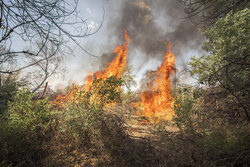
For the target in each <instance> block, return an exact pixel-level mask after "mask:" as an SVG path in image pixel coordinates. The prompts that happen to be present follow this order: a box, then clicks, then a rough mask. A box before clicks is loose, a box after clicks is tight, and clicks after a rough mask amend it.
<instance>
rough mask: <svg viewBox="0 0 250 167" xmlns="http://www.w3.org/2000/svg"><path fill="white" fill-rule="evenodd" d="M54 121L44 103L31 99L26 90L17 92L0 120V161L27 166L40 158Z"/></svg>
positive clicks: (49, 105)
mask: <svg viewBox="0 0 250 167" xmlns="http://www.w3.org/2000/svg"><path fill="white" fill-rule="evenodd" d="M55 120H56V118H55V111H54V110H53V108H52V105H51V104H48V99H34V94H33V93H30V92H29V91H28V90H27V89H21V90H20V91H18V92H17V93H16V95H15V96H14V98H13V101H10V102H9V103H8V112H5V114H4V115H3V116H2V117H1V124H0V134H1V136H0V149H1V154H0V161H1V160H4V161H7V162H10V163H12V164H13V165H18V164H19V163H21V164H22V163H23V164H26V165H27V164H29V163H33V162H32V161H35V159H36V158H41V157H42V156H43V152H46V150H44V148H43V147H44V146H45V143H46V142H45V141H46V140H48V138H50V135H49V133H48V132H50V131H51V130H52V128H53V126H54V125H55ZM39 154H40V155H39ZM37 160H38V159H37Z"/></svg>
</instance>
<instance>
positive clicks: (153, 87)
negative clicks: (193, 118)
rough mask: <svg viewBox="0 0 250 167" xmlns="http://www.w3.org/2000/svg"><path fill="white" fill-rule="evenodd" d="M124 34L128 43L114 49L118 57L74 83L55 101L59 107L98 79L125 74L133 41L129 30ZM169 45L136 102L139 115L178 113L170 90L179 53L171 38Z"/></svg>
mask: <svg viewBox="0 0 250 167" xmlns="http://www.w3.org/2000/svg"><path fill="white" fill-rule="evenodd" d="M124 38H125V42H124V44H123V45H121V46H116V48H115V49H114V51H113V53H115V54H116V57H115V58H114V60H113V61H112V62H111V63H110V64H109V65H108V67H107V68H106V69H104V70H102V71H97V72H95V73H93V74H92V73H91V72H89V74H88V76H87V77H86V83H85V85H83V86H77V85H76V84H73V85H72V87H71V88H70V89H69V90H68V92H67V93H66V95H62V94H59V95H58V96H57V97H56V98H55V100H54V101H53V103H54V104H56V105H58V106H59V107H65V105H67V104H68V103H70V101H77V100H78V99H79V96H82V95H84V92H87V91H90V90H91V89H92V88H93V83H95V82H96V81H97V82H98V84H100V83H102V82H104V81H105V80H107V79H108V78H110V77H115V78H121V77H122V76H123V74H124V72H125V67H126V61H127V51H128V43H129V35H128V33H127V31H125V32H124ZM167 46H168V47H166V51H165V54H164V60H163V62H162V64H161V65H160V67H159V68H158V70H157V71H156V74H155V76H154V77H155V78H154V79H153V80H152V81H151V82H150V83H148V85H149V89H150V91H145V92H143V93H141V102H137V104H135V106H137V109H138V115H140V116H144V117H146V118H147V119H148V120H150V121H159V120H161V119H163V120H168V121H171V120H172V119H173V117H174V110H173V104H174V102H173V101H174V99H173V98H172V96H171V91H170V78H171V76H172V74H173V73H175V57H174V54H173V53H172V52H171V43H170V42H169V44H168V45H167ZM116 89H120V88H119V87H118V88H116ZM81 92H82V93H81ZM100 100H101V99H100ZM138 106H139V107H138Z"/></svg>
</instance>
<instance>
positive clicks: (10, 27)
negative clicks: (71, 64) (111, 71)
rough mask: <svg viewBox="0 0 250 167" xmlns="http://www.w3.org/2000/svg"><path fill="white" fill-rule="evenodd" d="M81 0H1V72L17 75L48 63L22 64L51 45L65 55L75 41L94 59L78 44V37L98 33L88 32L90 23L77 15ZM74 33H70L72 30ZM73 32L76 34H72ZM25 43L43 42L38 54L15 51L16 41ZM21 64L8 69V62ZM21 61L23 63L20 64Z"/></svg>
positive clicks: (37, 61) (30, 51)
mask: <svg viewBox="0 0 250 167" xmlns="http://www.w3.org/2000/svg"><path fill="white" fill-rule="evenodd" d="M77 5H78V0H72V1H70V2H68V1H66V0H43V1H40V0H0V45H1V46H3V47H4V50H2V51H1V52H0V65H2V68H1V69H0V73H9V74H11V73H14V72H18V71H20V70H22V69H24V68H28V67H30V66H32V65H34V64H36V63H40V62H42V61H45V60H47V58H46V57H44V58H42V59H39V60H36V62H33V63H31V64H25V61H23V59H24V58H27V57H37V56H38V55H39V54H40V53H41V52H42V50H43V48H44V47H46V45H47V44H48V43H49V44H50V45H53V47H54V49H55V50H56V51H57V53H58V52H60V54H61V55H63V53H64V51H65V49H70V47H68V46H66V43H68V42H70V41H71V42H74V43H75V44H76V45H77V46H79V47H80V48H81V49H82V50H84V51H85V52H86V53H88V54H89V55H91V56H94V55H92V54H90V53H89V52H87V51H86V50H85V49H84V48H83V47H82V46H81V45H80V44H79V43H78V39H79V38H86V37H88V36H89V35H92V34H94V33H96V31H98V29H99V28H100V27H101V25H102V22H101V25H100V26H99V28H98V29H97V30H95V31H92V30H91V29H89V27H88V24H87V20H83V19H82V18H81V17H79V16H78V12H77V10H76V7H77ZM70 30H71V31H70ZM72 32H74V33H72ZM16 39H18V40H22V42H23V43H24V44H27V45H30V46H32V45H33V44H34V43H36V42H37V41H42V43H41V44H40V49H39V50H38V51H36V52H35V51H32V49H22V50H15V49H13V45H12V43H14V42H15V41H14V40H16ZM10 60H12V61H18V62H19V64H20V66H16V68H14V69H9V68H8V67H7V65H6V64H8V61H10ZM21 60H22V61H21Z"/></svg>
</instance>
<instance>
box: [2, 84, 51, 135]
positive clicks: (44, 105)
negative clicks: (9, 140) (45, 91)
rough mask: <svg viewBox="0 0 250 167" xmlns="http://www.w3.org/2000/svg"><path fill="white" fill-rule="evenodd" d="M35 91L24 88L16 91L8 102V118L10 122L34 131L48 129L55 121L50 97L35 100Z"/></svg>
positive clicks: (28, 130)
mask: <svg viewBox="0 0 250 167" xmlns="http://www.w3.org/2000/svg"><path fill="white" fill-rule="evenodd" d="M34 95H35V94H34V93H30V92H29V91H28V90H27V89H22V90H20V91H18V92H17V93H16V95H15V96H14V99H13V101H12V102H9V104H8V113H7V115H6V116H7V119H8V121H9V124H11V125H12V126H16V127H18V128H22V129H25V130H27V132H31V133H33V132H34V131H35V130H37V129H47V128H48V126H49V125H51V124H52V123H53V121H55V120H54V119H53V115H55V111H53V110H52V104H48V99H47V98H46V99H36V100H34V99H33V98H34Z"/></svg>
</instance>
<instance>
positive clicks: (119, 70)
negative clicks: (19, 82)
mask: <svg viewBox="0 0 250 167" xmlns="http://www.w3.org/2000/svg"><path fill="white" fill-rule="evenodd" d="M124 37H125V42H124V44H123V45H122V46H116V48H115V50H114V51H113V53H116V57H115V59H114V60H113V61H112V62H111V63H110V64H109V65H108V67H107V68H106V69H105V70H102V71H97V72H95V73H94V74H93V75H92V74H91V72H89V73H88V76H87V77H86V79H85V81H86V83H85V85H83V86H76V85H75V84H73V85H72V87H71V88H70V89H69V91H68V93H67V94H66V95H64V96H63V95H61V94H60V95H58V96H57V97H56V98H55V99H54V101H53V103H54V104H56V105H58V106H60V107H64V106H65V105H66V104H67V103H68V102H69V101H71V100H73V99H75V97H76V96H79V92H81V91H84V90H85V91H88V90H90V89H91V86H92V84H93V82H94V80H95V79H100V82H102V81H104V80H105V79H107V78H109V77H111V76H116V77H117V78H119V77H121V76H122V74H123V72H124V68H125V67H126V61H127V51H128V43H129V36H128V34H127V31H126V30H125V32H124Z"/></svg>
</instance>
